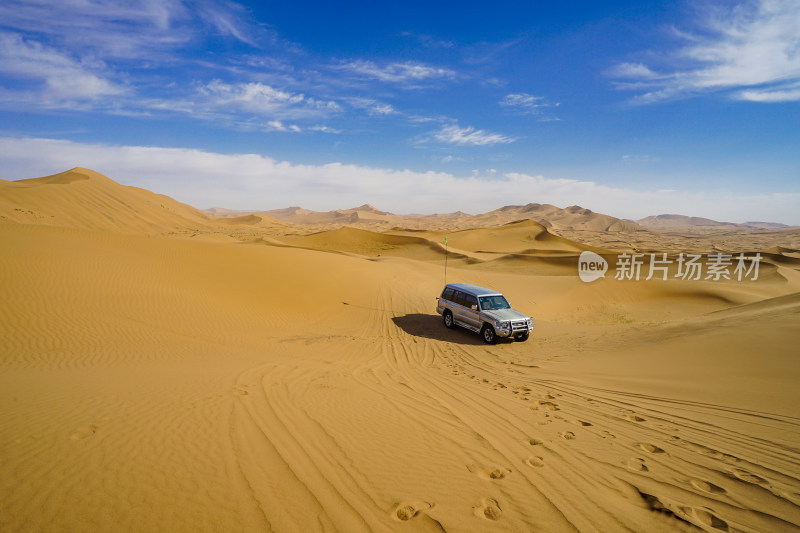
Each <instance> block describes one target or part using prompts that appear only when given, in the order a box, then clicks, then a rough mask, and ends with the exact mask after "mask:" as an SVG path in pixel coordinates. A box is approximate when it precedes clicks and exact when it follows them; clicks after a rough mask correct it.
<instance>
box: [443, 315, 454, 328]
mask: <svg viewBox="0 0 800 533" xmlns="http://www.w3.org/2000/svg"><path fill="white" fill-rule="evenodd" d="M442 320H443V321H444V327H446V328H452V327H453V313H451V312H450V311H445V312H444V314H443V315H442Z"/></svg>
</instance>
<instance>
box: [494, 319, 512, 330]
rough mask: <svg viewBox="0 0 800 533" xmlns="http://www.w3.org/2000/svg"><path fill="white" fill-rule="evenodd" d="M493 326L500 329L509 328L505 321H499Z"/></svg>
mask: <svg viewBox="0 0 800 533" xmlns="http://www.w3.org/2000/svg"><path fill="white" fill-rule="evenodd" d="M494 325H495V326H496V327H498V328H500V329H508V327H509V326H510V323H509V322H508V321H507V320H505V321H503V320H501V321H498V322H495V323H494Z"/></svg>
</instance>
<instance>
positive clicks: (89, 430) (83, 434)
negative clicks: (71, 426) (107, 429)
mask: <svg viewBox="0 0 800 533" xmlns="http://www.w3.org/2000/svg"><path fill="white" fill-rule="evenodd" d="M95 433H97V426H95V425H90V426H83V427H82V428H78V429H76V430H75V431H73V432H72V435H70V436H69V438H70V440H83V439H88V438H89V437H91V436H92V435H94V434H95Z"/></svg>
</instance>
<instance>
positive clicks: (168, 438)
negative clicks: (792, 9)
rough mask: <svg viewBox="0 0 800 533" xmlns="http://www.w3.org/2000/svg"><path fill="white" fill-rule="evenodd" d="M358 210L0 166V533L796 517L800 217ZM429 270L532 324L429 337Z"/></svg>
mask: <svg viewBox="0 0 800 533" xmlns="http://www.w3.org/2000/svg"><path fill="white" fill-rule="evenodd" d="M537 206H538V207H537ZM361 211H363V212H361ZM361 211H359V210H358V209H357V210H355V212H352V210H341V211H340V212H338V215H340V216H335V215H331V214H330V213H327V214H326V213H317V212H312V211H303V212H300V213H298V212H297V211H296V210H294V211H293V212H291V213H288V212H286V213H284V214H283V217H284V220H281V218H280V217H279V216H272V215H268V214H265V213H263V212H253V213H239V212H222V213H217V216H214V214H213V213H209V212H205V211H201V210H199V209H196V208H193V207H191V206H189V205H187V204H182V203H180V202H178V201H175V200H173V199H172V198H169V197H167V196H163V195H160V194H157V191H155V192H151V191H147V190H144V189H140V188H136V187H129V186H123V185H120V184H118V183H116V182H115V181H113V180H112V179H111V178H109V177H106V176H103V175H101V174H99V173H96V172H94V171H91V170H88V169H84V168H74V169H72V170H69V171H66V172H62V173H60V174H55V175H52V176H46V177H43V178H35V179H26V180H20V181H14V182H10V181H2V182H0V243H2V244H0V246H2V250H3V252H4V253H3V255H2V259H0V276H2V277H3V279H4V282H3V284H2V301H3V305H2V307H0V310H1V312H2V315H3V316H2V320H1V321H0V328H1V329H2V338H3V341H2V348H3V350H2V351H3V357H2V359H1V361H2V363H0V364H2V372H0V383H2V386H0V390H1V391H2V393H1V394H2V405H3V411H2V412H3V420H2V425H0V432H1V435H2V440H3V446H4V453H3V459H2V461H3V471H4V473H5V474H6V475H5V476H4V477H3V481H2V484H1V485H0V486H1V487H2V489H0V490H1V491H2V494H3V498H2V503H1V504H0V505H1V506H2V509H3V512H2V516H3V518H2V521H0V528H1V529H3V530H4V531H21V530H25V531H45V530H48V531H52V530H71V531H72V530H82V531H83V530H95V531H101V530H111V529H118V528H127V529H132V530H137V531H150V530H152V531H163V530H167V529H168V530H173V531H183V530H186V531H189V530H195V531H196V530H209V531H212V530H213V531H264V530H270V531H327V530H336V531H427V530H431V531H443V530H445V531H476V532H477V531H481V532H483V531H572V530H580V531H618V530H624V529H627V530H636V531H696V530H704V531H791V530H798V529H800V481H798V480H799V479H800V455H798V454H799V452H798V442H799V441H800V422H798V420H800V409H799V408H798V406H799V405H800V393H798V388H797V386H796V384H797V376H798V375H800V361H798V359H797V357H796V355H797V346H798V341H800V330H798V328H797V323H798V318H799V317H800V230H798V229H796V228H783V229H775V228H770V229H765V228H758V227H744V226H733V227H731V226H725V227H723V228H719V227H697V226H695V227H686V228H683V229H681V228H675V227H669V228H658V227H656V228H653V227H650V228H646V227H642V226H638V225H636V224H633V223H630V222H626V221H619V219H614V218H613V217H610V216H608V215H602V214H598V213H593V212H591V211H588V210H585V209H582V208H577V207H576V208H575V209H572V208H567V209H559V208H555V207H552V206H547V207H544V208H543V207H542V206H540V205H539V204H525V205H522V206H518V207H514V208H503V209H499V210H497V211H496V212H490V213H486V214H482V215H475V216H449V215H445V216H441V217H438V218H437V217H435V216H431V215H428V216H422V217H419V216H417V217H401V216H399V215H390V214H387V213H385V212H381V211H378V210H377V209H371V210H368V209H362V210H361ZM521 213H528V215H530V217H528V218H526V217H520V214H521ZM278 215H281V213H278ZM352 215H355V217H353V216H352ZM548 215H549V216H550V217H551V218H550V219H548V218H547V217H548ZM303 216H306V217H307V218H306V219H305V220H306V221H305V222H299V220H301V218H302V217H303ZM290 217H294V219H293V220H292V221H290V220H289V219H290ZM531 217H534V218H535V219H534V218H531ZM342 219H346V220H348V221H349V223H346V224H344V223H341V222H342ZM445 237H447V245H446V246H445V241H444V239H445ZM582 253H592V254H596V255H595V256H593V257H599V258H601V259H604V260H606V261H607V262H608V272H606V274H605V277H604V278H600V279H595V280H593V281H591V282H585V281H581V278H580V277H579V271H578V263H579V257H580V256H581V254H582ZM636 254H640V255H641V256H642V257H643V258H644V259H643V261H644V264H643V266H642V276H641V278H639V277H637V278H635V279H634V278H633V277H632V276H631V277H628V278H626V277H625V275H620V270H621V269H622V268H623V265H622V264H621V263H619V258H620V257H631V256H634V255H636ZM651 254H652V255H653V256H658V257H659V258H661V259H663V260H666V261H669V262H670V264H669V266H668V267H667V269H666V272H665V273H664V276H663V277H664V278H666V279H663V278H662V277H661V275H660V274H659V275H658V276H656V277H655V278H654V279H645V277H646V273H647V270H648V266H649V264H648V262H647V261H649V258H650V255H651ZM661 254H664V255H663V256H662V255H661ZM682 254H686V255H687V256H688V255H689V254H692V255H697V256H701V259H700V265H701V268H704V269H706V270H703V275H702V276H701V277H700V278H699V279H693V278H691V277H689V278H686V276H685V275H684V276H683V277H682V276H681V275H680V272H678V271H677V268H678V257H682ZM714 254H728V255H729V256H730V257H731V258H733V261H734V263H732V264H731V266H730V269H729V271H728V274H729V276H728V279H726V278H724V277H717V278H713V277H709V278H706V272H709V273H710V272H711V270H710V269H711V268H712V267H711V263H712V260H713V258H714ZM738 254H742V255H743V257H744V256H746V257H748V258H752V257H753V256H755V254H758V255H759V260H760V262H759V268H758V271H757V273H755V274H754V273H753V271H752V270H749V271H748V272H745V273H744V276H743V277H741V279H737V276H736V272H735V270H734V266H735V259H736V257H737V255H738ZM445 256H446V258H447V271H446V279H445V271H444V266H445ZM748 261H749V259H748ZM747 266H748V267H751V266H752V263H750V262H749V263H747ZM622 274H624V272H623V273H622ZM629 274H630V272H629ZM740 274H741V273H740ZM445 282H448V283H453V282H466V283H472V284H476V285H480V286H485V287H490V288H492V289H493V290H496V291H499V292H502V293H503V294H504V295H505V296H506V297H507V298H508V300H509V302H511V304H512V306H513V307H514V309H517V310H520V311H522V312H523V313H525V314H527V315H528V316H531V317H533V319H534V322H535V326H534V328H533V331H532V333H531V335H530V338H529V339H527V340H526V341H525V342H519V341H514V340H510V339H501V340H500V342H498V343H497V344H495V345H489V344H485V343H484V342H483V341H482V340H481V337H480V336H478V335H476V334H474V333H472V332H470V331H468V330H466V329H463V328H456V329H452V330H451V329H447V328H446V327H445V326H444V325H443V324H442V317H441V316H439V315H437V314H436V302H437V301H436V297H438V296H440V295H441V292H442V287H443V286H444V284H445Z"/></svg>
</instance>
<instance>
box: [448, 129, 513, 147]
mask: <svg viewBox="0 0 800 533" xmlns="http://www.w3.org/2000/svg"><path fill="white" fill-rule="evenodd" d="M432 138H433V139H434V140H436V141H439V142H443V143H447V144H458V145H462V146H463V145H470V146H486V145H492V144H507V143H512V142H514V141H515V139H514V138H513V137H508V136H506V135H501V134H499V133H492V132H489V131H486V130H476V129H475V128H474V127H472V126H467V127H466V128H459V127H458V125H456V124H451V125H449V126H442V128H441V129H439V130H438V131H436V132H434V133H433V137H432Z"/></svg>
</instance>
